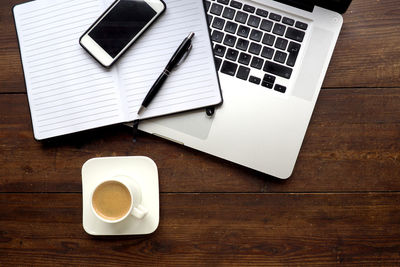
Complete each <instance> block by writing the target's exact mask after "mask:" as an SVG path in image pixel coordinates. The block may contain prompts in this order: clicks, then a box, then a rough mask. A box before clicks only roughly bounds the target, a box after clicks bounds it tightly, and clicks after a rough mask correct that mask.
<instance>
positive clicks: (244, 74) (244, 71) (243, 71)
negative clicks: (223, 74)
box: [236, 66, 250, 81]
mask: <svg viewBox="0 0 400 267" xmlns="http://www.w3.org/2000/svg"><path fill="white" fill-rule="evenodd" d="M249 73H250V69H249V68H246V67H243V66H240V67H239V70H238V72H237V74H236V77H238V78H239V79H242V80H245V81H246V80H247V78H248V77H249Z"/></svg>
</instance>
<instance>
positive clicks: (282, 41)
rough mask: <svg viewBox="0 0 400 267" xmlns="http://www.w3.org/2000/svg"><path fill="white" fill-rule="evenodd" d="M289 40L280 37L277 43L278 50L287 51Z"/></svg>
mask: <svg viewBox="0 0 400 267" xmlns="http://www.w3.org/2000/svg"><path fill="white" fill-rule="evenodd" d="M287 44H288V40H286V39H283V38H280V37H278V39H276V42H275V47H276V48H278V49H282V50H286V47H287Z"/></svg>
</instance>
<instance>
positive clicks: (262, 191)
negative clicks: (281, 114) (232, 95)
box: [0, 0, 400, 266]
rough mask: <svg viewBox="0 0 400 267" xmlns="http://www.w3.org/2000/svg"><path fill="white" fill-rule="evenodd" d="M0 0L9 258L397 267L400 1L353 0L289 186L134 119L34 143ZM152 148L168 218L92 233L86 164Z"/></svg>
mask: <svg viewBox="0 0 400 267" xmlns="http://www.w3.org/2000/svg"><path fill="white" fill-rule="evenodd" d="M22 2H24V0H4V1H2V5H0V52H1V53H0V166H1V167H0V266H12V265H17V266H20V265H22V266H30V265H34V266H37V265H50V266H60V265H70V264H73V265H82V266H86V265H96V266H110V265H173V266H175V265H181V264H187V265H239V266H243V265H273V266H276V265H290V264H293V265H304V264H321V265H322V264H326V265H337V264H349V265H350V264H358V265H371V266H377V265H390V266H394V265H400V5H399V4H398V1H397V0H386V1H373V0H365V1H363V0H354V1H353V3H352V5H351V6H350V8H349V11H348V12H347V13H346V15H345V16H344V25H343V29H342V33H341V35H340V38H339V41H338V43H337V46H336V50H335V52H334V55H333V58H332V61H331V65H330V67H329V70H328V73H327V76H326V79H325V82H324V86H323V87H324V89H323V90H322V91H321V94H320V98H319V100H318V102H317V105H316V108H315V112H314V114H313V117H312V120H311V123H310V126H309V129H308V131H307V135H306V137H305V141H304V144H303V147H302V149H301V152H300V155H299V159H298V161H297V165H296V167H295V170H294V172H293V175H292V177H291V178H290V179H289V180H286V181H282V180H278V179H275V178H273V177H270V176H268V175H264V174H261V173H259V172H256V171H252V170H249V169H247V168H244V167H241V166H238V165H236V164H233V163H230V162H227V161H225V160H222V159H218V158H215V157H213V156H209V155H206V154H204V153H201V152H197V151H194V150H192V149H189V148H185V147H182V146H179V145H176V144H174V143H171V142H168V141H165V140H162V139H159V138H157V137H154V136H151V135H148V134H145V133H140V135H139V141H138V142H137V143H135V144H133V143H132V141H131V135H130V132H129V129H127V128H125V127H124V126H112V127H105V128H102V129H98V130H93V131H87V132H84V133H79V134H73V135H70V136H67V137H62V138H56V139H53V140H50V141H47V142H37V141H35V140H34V139H33V135H32V126H31V121H30V114H29V109H28V103H27V98H26V93H25V92H26V89H25V85H24V80H23V74H22V69H21V63H20V57H19V52H18V45H17V41H16V33H15V29H14V23H13V17H12V11H11V8H12V6H13V5H15V4H17V3H22ZM121 155H132V156H135V155H144V156H148V157H151V158H152V159H153V160H154V161H155V162H156V163H157V165H158V168H159V184H160V225H159V228H158V229H157V231H156V232H155V233H153V234H151V235H147V236H128V237H109V238H98V237H92V236H89V235H87V234H86V233H85V232H84V230H83V228H82V200H81V197H82V194H81V191H82V188H81V173H80V171H81V166H82V164H83V163H84V162H85V161H86V160H88V159H90V158H93V157H100V156H121Z"/></svg>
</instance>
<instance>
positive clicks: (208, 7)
mask: <svg viewBox="0 0 400 267" xmlns="http://www.w3.org/2000/svg"><path fill="white" fill-rule="evenodd" d="M205 4H206V12H208V10H209V9H210V6H211V2H210V1H205Z"/></svg>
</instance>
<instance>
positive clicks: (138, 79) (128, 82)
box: [125, 65, 208, 85]
mask: <svg viewBox="0 0 400 267" xmlns="http://www.w3.org/2000/svg"><path fill="white" fill-rule="evenodd" d="M199 66H200V67H203V66H204V65H199ZM207 68H208V66H206V67H204V68H199V69H196V70H195V71H205V70H207ZM191 73H192V71H191V70H187V71H185V72H184V71H182V72H181V73H180V74H181V75H185V74H191ZM147 77H149V76H140V77H130V78H129V79H126V80H125V81H126V83H125V84H126V85H134V84H137V83H144V84H148V83H151V82H155V80H154V78H153V77H151V78H147Z"/></svg>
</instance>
